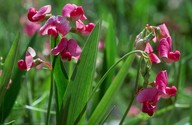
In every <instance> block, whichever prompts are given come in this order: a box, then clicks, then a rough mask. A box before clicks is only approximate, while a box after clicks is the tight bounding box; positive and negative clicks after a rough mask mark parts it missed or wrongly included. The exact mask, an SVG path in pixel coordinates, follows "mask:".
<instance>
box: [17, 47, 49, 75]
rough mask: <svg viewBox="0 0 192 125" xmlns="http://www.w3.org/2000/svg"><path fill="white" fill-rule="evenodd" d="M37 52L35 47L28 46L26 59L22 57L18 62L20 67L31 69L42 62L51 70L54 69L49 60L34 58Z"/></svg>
mask: <svg viewBox="0 0 192 125" xmlns="http://www.w3.org/2000/svg"><path fill="white" fill-rule="evenodd" d="M35 56H36V52H35V50H34V49H33V48H31V47H28V49H27V52H26V55H25V60H23V59H21V60H19V61H18V62H17V65H18V68H19V69H21V70H27V71H29V70H30V69H31V68H33V67H36V66H38V65H40V64H44V65H46V66H47V67H48V68H49V69H50V70H52V67H51V65H50V64H49V63H48V62H45V61H43V60H41V59H40V58H36V59H34V57H35Z"/></svg>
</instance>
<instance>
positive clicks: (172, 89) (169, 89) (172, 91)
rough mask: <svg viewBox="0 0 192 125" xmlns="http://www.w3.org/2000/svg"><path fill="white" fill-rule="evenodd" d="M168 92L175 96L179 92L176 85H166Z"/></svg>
mask: <svg viewBox="0 0 192 125" xmlns="http://www.w3.org/2000/svg"><path fill="white" fill-rule="evenodd" d="M166 93H167V95H169V96H175V95H176V93H177V88H176V87H175V86H171V87H166Z"/></svg>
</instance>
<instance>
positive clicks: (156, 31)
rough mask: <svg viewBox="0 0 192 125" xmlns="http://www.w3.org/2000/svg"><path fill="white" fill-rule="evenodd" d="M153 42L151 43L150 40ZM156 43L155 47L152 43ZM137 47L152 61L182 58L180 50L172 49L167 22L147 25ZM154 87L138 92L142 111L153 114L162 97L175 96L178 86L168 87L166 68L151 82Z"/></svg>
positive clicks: (174, 60)
mask: <svg viewBox="0 0 192 125" xmlns="http://www.w3.org/2000/svg"><path fill="white" fill-rule="evenodd" d="M151 41H152V43H151V44H150V42H151ZM152 44H153V45H154V48H155V47H156V46H157V48H156V49H153V47H152V46H151V45H152ZM135 48H136V49H138V50H143V51H144V52H146V54H148V57H149V58H150V61H151V62H152V63H161V62H162V61H164V62H166V63H172V62H176V61H178V60H179V58H180V52H179V51H178V50H175V51H173V50H172V38H171V36H170V34H169V31H168V29H167V27H166V25H165V24H161V25H159V26H149V25H147V26H146V27H145V29H144V30H143V31H142V32H141V33H140V34H139V35H137V37H136V40H135ZM150 85H152V87H149V88H146V87H145V88H143V89H142V90H141V91H139V92H138V94H137V102H139V103H142V104H143V106H142V111H143V112H144V113H147V114H148V115H150V116H152V115H153V113H154V112H155V111H156V106H157V103H158V101H159V99H160V98H168V97H171V96H175V94H176V92H177V88H176V87H175V86H172V87H167V85H168V77H167V72H166V70H164V71H160V72H159V73H158V74H157V77H156V80H155V81H154V82H153V83H152V84H150Z"/></svg>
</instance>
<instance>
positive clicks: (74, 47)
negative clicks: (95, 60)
mask: <svg viewBox="0 0 192 125" xmlns="http://www.w3.org/2000/svg"><path fill="white" fill-rule="evenodd" d="M67 50H68V51H69V52H70V53H71V55H72V57H73V58H74V59H79V57H80V54H81V51H82V50H81V48H80V47H79V45H78V44H77V42H76V41H75V40H74V39H70V40H69V41H68V45H67Z"/></svg>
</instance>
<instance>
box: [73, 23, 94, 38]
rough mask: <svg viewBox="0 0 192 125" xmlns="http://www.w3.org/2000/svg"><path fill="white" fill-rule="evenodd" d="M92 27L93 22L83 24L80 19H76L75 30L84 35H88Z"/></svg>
mask: <svg viewBox="0 0 192 125" xmlns="http://www.w3.org/2000/svg"><path fill="white" fill-rule="evenodd" d="M94 27H95V24H93V23H89V24H87V25H85V24H84V23H83V22H82V21H81V20H78V21H76V30H77V32H78V33H80V34H82V35H84V36H87V35H89V34H90V33H91V31H92V30H93V28H94Z"/></svg>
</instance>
